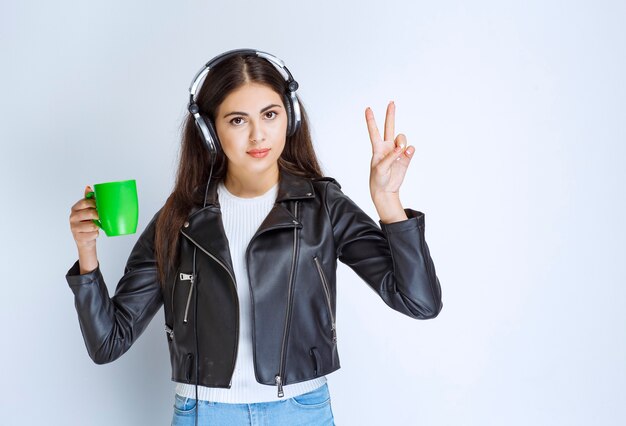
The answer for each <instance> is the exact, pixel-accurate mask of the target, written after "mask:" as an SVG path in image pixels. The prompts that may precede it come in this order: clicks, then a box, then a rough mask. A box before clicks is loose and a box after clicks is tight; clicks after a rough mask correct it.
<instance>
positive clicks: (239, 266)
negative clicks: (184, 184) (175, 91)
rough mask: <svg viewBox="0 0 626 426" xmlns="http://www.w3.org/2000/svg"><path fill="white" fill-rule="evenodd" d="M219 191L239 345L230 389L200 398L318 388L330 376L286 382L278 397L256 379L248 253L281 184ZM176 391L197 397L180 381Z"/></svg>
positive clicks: (253, 398) (261, 396)
mask: <svg viewBox="0 0 626 426" xmlns="http://www.w3.org/2000/svg"><path fill="white" fill-rule="evenodd" d="M217 194H218V198H219V202H220V206H221V211H222V221H223V223H224V230H225V231H226V237H227V238H228V242H229V247H230V254H231V257H232V261H233V270H234V272H235V279H236V280H237V295H238V297H239V308H240V309H239V312H240V318H239V322H240V324H239V348H238V351H237V362H236V365H235V372H234V374H233V379H232V384H231V387H230V389H224V388H209V387H204V386H198V399H201V400H205V401H213V402H227V403H255V402H266V401H276V400H284V399H285V398H291V397H293V396H296V395H300V394H303V393H306V392H309V391H312V390H314V389H317V388H318V387H320V386H322V385H323V384H324V383H326V377H324V376H323V377H319V378H316V379H313V380H308V381H306V382H301V383H295V384H292V385H286V386H284V388H283V389H284V392H285V396H284V397H283V398H278V395H277V393H278V392H277V387H276V386H268V385H262V384H260V383H258V382H257V381H256V379H255V376H254V360H253V349H252V316H251V313H252V303H251V300H250V290H249V282H248V272H247V268H246V261H245V253H246V248H247V247H248V243H249V242H250V240H251V239H252V237H253V236H254V233H255V232H256V231H257V229H259V226H260V225H261V223H262V222H263V220H264V219H265V217H266V216H267V215H268V213H269V212H270V210H271V209H272V206H273V205H274V203H275V202H276V195H277V194H278V184H276V185H274V186H273V187H272V188H271V189H270V190H269V191H267V192H266V193H265V194H263V195H261V196H258V197H253V198H241V197H237V196H235V195H233V194H231V193H230V192H228V190H227V189H226V187H225V186H224V183H223V182H220V183H219V185H218V187H217ZM176 393H177V394H179V395H182V396H184V397H189V398H195V395H196V393H195V386H194V385H190V384H186V383H177V385H176Z"/></svg>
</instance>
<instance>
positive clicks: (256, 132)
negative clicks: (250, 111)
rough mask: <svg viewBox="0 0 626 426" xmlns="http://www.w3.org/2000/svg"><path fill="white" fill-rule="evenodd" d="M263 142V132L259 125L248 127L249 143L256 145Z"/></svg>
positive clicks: (254, 124)
mask: <svg viewBox="0 0 626 426" xmlns="http://www.w3.org/2000/svg"><path fill="white" fill-rule="evenodd" d="M264 140H265V132H264V130H263V126H262V124H261V123H252V125H251V126H250V142H252V143H258V142H261V141H264Z"/></svg>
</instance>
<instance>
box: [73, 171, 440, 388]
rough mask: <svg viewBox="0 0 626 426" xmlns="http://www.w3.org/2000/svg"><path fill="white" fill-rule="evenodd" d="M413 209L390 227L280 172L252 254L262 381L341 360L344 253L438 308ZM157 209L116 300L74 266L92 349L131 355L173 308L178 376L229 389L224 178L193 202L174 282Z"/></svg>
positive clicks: (391, 290)
mask: <svg viewBox="0 0 626 426" xmlns="http://www.w3.org/2000/svg"><path fill="white" fill-rule="evenodd" d="M405 211H406V214H407V216H408V217H409V219H408V220H404V221H400V222H395V223H391V224H383V223H382V222H381V223H380V225H381V226H380V228H379V227H378V226H377V225H376V223H374V221H372V219H371V218H370V217H369V216H367V215H366V214H365V213H364V212H363V211H362V210H361V209H360V208H359V207H358V206H357V205H356V204H355V203H354V202H353V201H352V200H350V198H348V197H347V196H346V195H345V194H344V193H343V192H342V191H341V189H340V186H339V184H338V183H337V182H336V181H335V180H334V179H331V178H322V179H307V178H301V177H296V176H293V175H291V174H288V173H286V172H281V174H280V182H279V188H278V195H277V199H276V203H275V205H274V206H273V208H272V210H271V211H270V213H269V214H268V216H267V217H266V218H265V220H264V221H263V223H262V224H261V226H260V227H259V229H258V230H257V232H256V234H255V235H254V236H253V237H252V240H251V241H250V243H249V245H248V247H247V250H246V262H247V269H248V278H249V282H250V294H251V300H252V315H251V316H252V319H253V325H252V330H253V348H254V365H255V372H256V380H257V381H258V382H259V383H262V384H266V385H275V386H278V392H279V394H280V393H281V392H282V386H283V385H286V384H291V383H297V382H301V381H305V380H309V379H313V378H315V377H317V376H322V375H326V374H328V373H331V372H333V371H335V370H337V369H338V368H339V367H340V365H339V357H338V353H337V335H336V322H335V301H336V298H335V293H336V283H335V271H336V267H337V259H339V260H340V261H342V262H343V263H345V264H347V265H348V266H349V267H350V268H352V269H353V270H354V271H355V272H356V273H357V274H358V275H359V276H360V277H361V278H362V279H363V280H364V281H365V282H366V283H367V284H368V285H369V286H370V287H371V288H372V289H373V290H374V291H376V293H378V295H379V296H380V297H381V298H382V299H383V300H384V301H385V303H386V304H387V305H389V306H390V307H391V308H393V309H395V310H396V311H399V312H401V313H403V314H406V315H408V316H410V317H412V318H418V319H428V318H434V317H435V316H437V314H438V313H439V311H440V310H441V307H442V303H441V288H440V285H439V280H438V278H437V276H436V275H435V267H434V265H433V262H432V259H431V257H430V254H429V250H428V246H427V245H426V241H425V240H424V215H423V213H421V212H418V211H415V210H411V209H405ZM158 214H159V213H158V212H157V214H156V215H155V216H154V218H153V219H152V220H151V222H150V223H149V224H148V226H147V227H146V229H145V230H144V232H143V233H142V234H141V236H140V237H139V239H138V241H137V243H136V244H135V246H134V248H133V249H132V252H131V254H130V257H129V259H128V262H127V264H126V267H125V271H124V276H123V277H122V278H121V279H120V281H119V283H118V285H117V288H116V291H115V295H114V296H113V297H112V298H109V294H108V291H107V288H106V285H105V282H104V279H103V277H102V275H101V273H100V270H99V268H98V269H96V270H94V271H92V272H90V273H87V274H84V275H80V272H79V267H78V262H76V263H75V264H74V266H72V268H71V269H70V270H69V271H68V273H67V276H66V279H67V281H68V283H69V285H70V288H71V289H72V291H73V293H74V295H75V306H76V310H77V312H78V318H79V322H80V327H81V331H82V333H83V337H84V340H85V344H86V346H87V350H88V352H89V355H90V356H91V358H92V359H93V360H94V361H95V362H96V363H98V364H101V363H107V362H110V361H113V360H115V359H116V358H118V357H119V356H121V355H122V354H123V353H124V352H126V350H128V348H129V347H130V346H131V345H132V344H133V342H134V341H135V340H136V339H137V338H138V337H139V335H141V333H142V332H143V330H144V329H145V328H146V326H147V325H148V323H149V322H150V320H151V319H152V317H153V316H154V314H155V313H156V312H157V311H158V310H159V308H160V307H161V306H162V305H163V306H164V312H165V330H166V336H167V341H168V345H169V350H170V358H171V364H172V380H174V381H177V382H183V383H192V384H193V383H196V374H198V378H197V383H198V384H199V385H202V386H210V387H229V386H230V381H231V377H232V374H233V371H234V367H235V360H236V357H237V343H238V332H239V304H238V298H237V291H236V287H235V286H236V285H237V282H236V277H235V276H234V273H233V268H232V266H231V258H230V252H229V247H228V241H227V238H226V235H225V233H224V228H223V225H222V221H221V213H220V205H219V203H218V199H217V184H216V182H215V181H213V182H211V185H210V188H209V197H208V205H207V206H206V207H205V208H201V207H198V208H196V209H194V210H193V211H192V212H191V213H190V215H189V218H188V221H187V222H186V223H185V224H184V226H183V227H182V228H181V229H180V244H181V245H180V254H181V255H180V258H179V262H178V270H177V271H176V273H175V274H172V275H171V276H170V277H168V279H167V280H166V283H165V286H164V288H162V287H161V285H160V284H159V281H158V279H157V270H156V261H155V256H154V229H155V220H156V217H157V216H158ZM381 228H382V230H381ZM194 248H195V249H196V256H195V257H196V262H195V275H194V270H193V267H194V265H193V258H194V255H193V253H194ZM196 333H197V339H196ZM196 372H197V373H196Z"/></svg>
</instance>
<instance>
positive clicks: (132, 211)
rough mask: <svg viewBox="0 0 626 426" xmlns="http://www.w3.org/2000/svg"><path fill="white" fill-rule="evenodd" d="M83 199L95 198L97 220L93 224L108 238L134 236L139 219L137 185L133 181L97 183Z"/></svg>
mask: <svg viewBox="0 0 626 426" xmlns="http://www.w3.org/2000/svg"><path fill="white" fill-rule="evenodd" d="M93 189H94V190H93V191H92V192H89V193H87V195H86V196H85V198H94V196H95V198H96V210H97V211H98V217H99V218H100V219H99V220H97V219H94V220H93V222H94V223H95V224H96V225H98V226H99V227H100V228H102V229H103V230H104V232H105V234H106V235H107V236H108V237H115V236H118V235H127V234H134V233H135V232H136V231H137V221H138V219H139V201H138V199H137V183H136V182H135V180H134V179H132V180H122V181H118V182H106V183H97V184H95V185H94V186H93Z"/></svg>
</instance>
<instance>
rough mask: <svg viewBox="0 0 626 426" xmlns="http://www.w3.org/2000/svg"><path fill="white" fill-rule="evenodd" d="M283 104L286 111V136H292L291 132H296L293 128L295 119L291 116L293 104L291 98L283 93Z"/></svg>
mask: <svg viewBox="0 0 626 426" xmlns="http://www.w3.org/2000/svg"><path fill="white" fill-rule="evenodd" d="M283 104H285V111H286V113H287V136H293V134H294V133H295V132H296V129H294V123H295V121H296V119H295V117H294V116H293V105H291V98H290V97H289V96H287V95H284V96H283Z"/></svg>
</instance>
